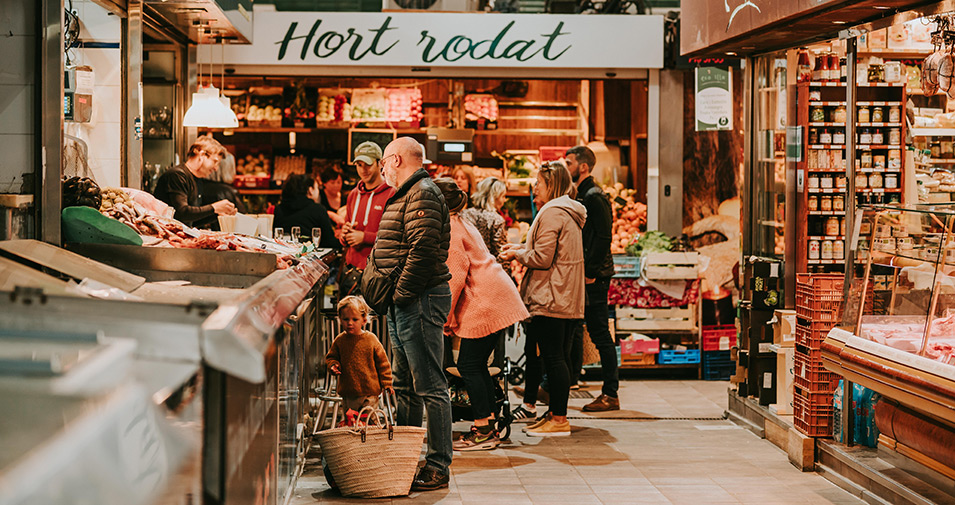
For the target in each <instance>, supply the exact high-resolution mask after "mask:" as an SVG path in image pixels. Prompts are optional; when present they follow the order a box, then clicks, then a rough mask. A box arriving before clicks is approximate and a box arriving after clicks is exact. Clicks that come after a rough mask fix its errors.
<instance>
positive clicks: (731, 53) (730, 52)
mask: <svg viewBox="0 0 955 505" xmlns="http://www.w3.org/2000/svg"><path fill="white" fill-rule="evenodd" d="M726 56H736V53H734V52H733V51H727V52H726Z"/></svg>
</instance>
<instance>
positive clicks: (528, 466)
mask: <svg viewBox="0 0 955 505" xmlns="http://www.w3.org/2000/svg"><path fill="white" fill-rule="evenodd" d="M591 392H593V393H594V394H599V390H593V389H592V390H591ZM621 400H622V401H621V404H622V405H623V406H624V407H631V409H629V410H621V411H620V412H614V413H610V414H608V415H603V416H601V417H602V418H596V417H591V416H588V415H586V414H582V413H581V412H580V407H581V406H583V405H584V404H585V403H586V402H587V401H589V400H586V399H571V412H570V416H571V418H572V420H571V423H572V424H573V426H574V433H573V436H571V437H569V438H563V439H559V438H558V439H543V440H541V439H533V438H530V437H527V436H526V435H524V434H523V433H520V429H519V428H518V429H517V430H516V431H517V433H512V435H511V443H510V444H507V445H506V446H502V448H499V449H497V450H495V451H490V452H472V453H463V454H462V453H455V459H454V464H453V466H452V477H451V486H450V489H447V490H442V491H436V492H430V493H420V494H417V493H415V494H412V496H411V497H408V498H401V499H394V500H373V501H371V502H373V503H396V504H418V503H422V504H438V503H440V504H471V503H473V504H485V503H495V504H501V505H509V504H537V503H541V504H543V503H572V504H623V503H640V504H675V505H677V504H678V505H684V504H685V505H691V504H692V505H700V504H747V505H748V504H753V505H756V504H760V505H776V504H839V505H842V504H860V503H863V502H862V501H861V500H858V499H856V498H854V497H853V496H851V495H849V494H848V493H846V492H844V491H843V490H841V489H839V488H837V487H836V486H834V485H833V484H831V483H830V482H829V481H827V480H825V479H824V478H822V477H821V476H819V475H817V474H815V473H803V472H800V471H799V470H797V469H796V468H795V467H793V466H792V465H791V464H790V463H789V461H788V459H787V456H786V454H785V453H784V452H782V451H780V450H779V449H778V448H776V446H774V445H773V444H771V443H770V442H767V441H765V440H762V439H760V438H758V437H757V436H755V435H754V434H753V433H751V432H750V431H748V430H745V429H742V428H740V427H738V426H736V425H735V424H733V423H731V422H729V421H726V420H723V419H722V416H723V411H724V409H725V405H726V383H725V382H704V381H624V382H622V383H621ZM637 407H638V408H637ZM625 417H629V418H644V419H643V420H632V419H631V420H627V419H621V418H625ZM608 418H610V419H608ZM645 418H656V419H653V420H647V419H645ZM467 427H468V424H467V423H456V424H455V430H457V431H463V430H465V429H467ZM368 502H369V501H368V500H349V499H345V498H342V497H340V496H338V494H337V493H335V492H332V491H330V490H328V487H327V485H325V480H324V478H322V476H321V470H320V469H318V472H317V473H316V472H315V468H314V467H313V468H307V469H306V474H305V475H304V476H303V477H302V478H301V479H300V480H299V485H298V488H297V489H296V492H295V496H294V497H293V499H292V502H291V503H292V504H295V505H304V504H315V503H323V504H334V503H368Z"/></svg>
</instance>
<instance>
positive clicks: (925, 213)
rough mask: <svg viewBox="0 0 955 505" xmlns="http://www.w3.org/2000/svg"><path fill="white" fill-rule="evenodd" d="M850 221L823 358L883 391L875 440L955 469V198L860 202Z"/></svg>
mask: <svg viewBox="0 0 955 505" xmlns="http://www.w3.org/2000/svg"><path fill="white" fill-rule="evenodd" d="M857 223H858V224H859V226H858V230H859V232H858V234H857V236H855V237H853V240H852V241H851V242H850V246H851V247H852V248H853V249H854V250H855V251H856V254H855V258H856V260H855V263H854V264H851V265H847V267H849V268H851V276H852V277H854V280H853V282H847V283H846V284H845V288H844V289H845V293H844V296H845V300H846V302H845V309H844V311H843V317H842V323H843V324H842V325H841V326H840V327H837V328H834V329H833V330H832V331H830V332H829V335H828V337H827V338H826V340H825V341H824V342H823V344H822V360H823V364H824V365H825V367H826V368H827V369H829V370H831V371H833V372H836V373H838V374H840V375H842V376H844V377H846V378H847V379H848V380H850V381H852V382H854V383H858V384H861V385H863V386H865V387H867V388H869V389H872V390H874V391H876V392H878V393H880V394H882V395H883V398H884V399H883V401H882V402H880V403H879V404H878V405H877V406H876V408H875V421H876V425H877V426H878V428H879V430H880V432H881V433H882V435H881V437H880V439H879V441H880V444H881V445H883V446H885V447H889V448H891V449H894V450H896V451H897V452H899V453H903V454H905V455H907V456H911V457H913V459H915V460H916V461H919V462H922V463H923V464H926V465H928V466H930V467H931V468H936V469H941V470H940V471H942V472H943V473H946V474H948V475H949V476H955V453H953V451H951V450H950V448H951V447H952V444H955V425H953V422H952V419H955V234H953V232H955V206H951V205H948V206H941V205H875V206H869V207H863V208H862V209H860V212H859V217H858V218H857ZM906 416H909V417H911V419H910V420H909V421H905V422H903V421H901V419H903V418H906ZM899 423H903V424H902V425H900V424H899ZM913 423H915V424H918V423H922V424H926V423H927V424H930V425H932V426H933V428H932V429H931V430H927V429H911V428H912V426H914V425H915V424H913ZM945 447H948V449H944V448H945Z"/></svg>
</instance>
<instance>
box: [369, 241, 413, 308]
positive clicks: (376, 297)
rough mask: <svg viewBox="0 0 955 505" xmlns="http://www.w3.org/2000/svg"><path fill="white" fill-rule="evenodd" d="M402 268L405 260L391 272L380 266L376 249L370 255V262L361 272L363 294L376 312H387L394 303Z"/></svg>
mask: <svg viewBox="0 0 955 505" xmlns="http://www.w3.org/2000/svg"><path fill="white" fill-rule="evenodd" d="M402 268H404V260H402V261H401V264H400V265H398V266H396V267H395V268H393V269H391V271H390V272H385V271H382V270H380V269H379V268H378V261H377V260H376V259H375V251H372V253H371V256H369V257H368V264H367V265H366V266H365V271H364V272H362V274H361V294H362V296H363V297H364V298H365V303H367V304H368V306H369V307H371V310H374V311H375V313H376V314H379V315H384V314H386V313H387V312H388V308H389V307H391V304H392V303H394V299H395V288H396V287H397V286H398V278H400V277H401V270H402Z"/></svg>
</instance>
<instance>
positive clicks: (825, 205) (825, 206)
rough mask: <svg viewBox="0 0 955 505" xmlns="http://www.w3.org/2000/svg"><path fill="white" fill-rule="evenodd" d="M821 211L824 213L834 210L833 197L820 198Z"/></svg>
mask: <svg viewBox="0 0 955 505" xmlns="http://www.w3.org/2000/svg"><path fill="white" fill-rule="evenodd" d="M819 210H821V211H823V212H829V211H831V210H832V197H831V196H825V195H824V196H820V197H819Z"/></svg>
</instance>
